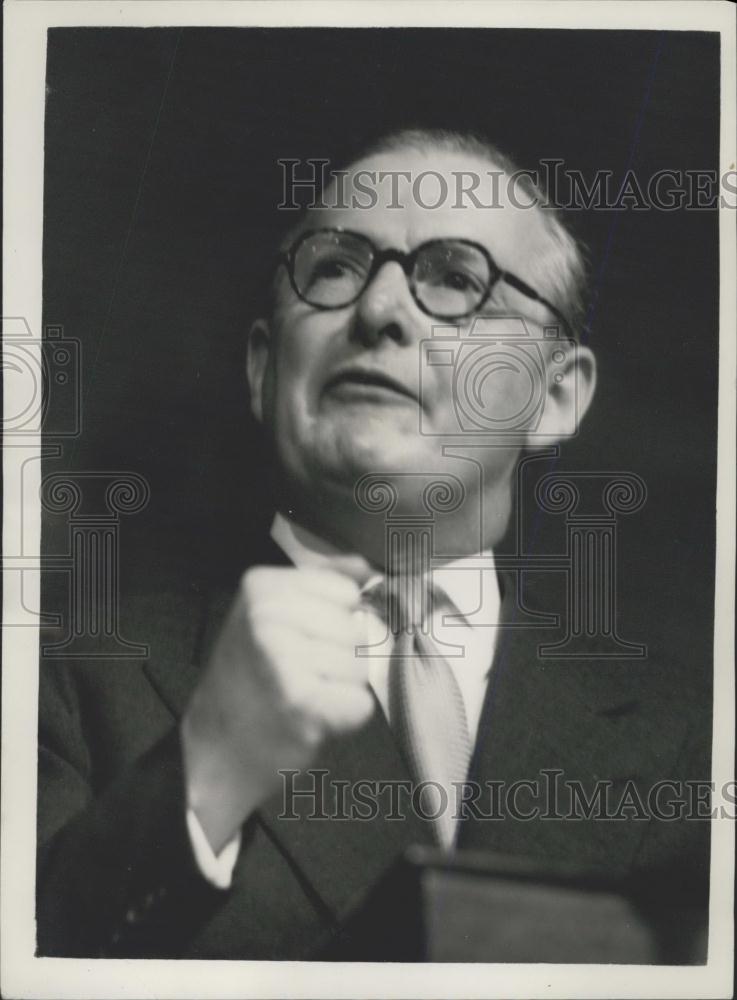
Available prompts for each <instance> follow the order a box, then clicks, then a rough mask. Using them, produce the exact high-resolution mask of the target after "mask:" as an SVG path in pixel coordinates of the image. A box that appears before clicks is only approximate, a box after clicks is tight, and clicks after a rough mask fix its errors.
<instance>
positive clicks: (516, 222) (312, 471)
mask: <svg viewBox="0 0 737 1000" xmlns="http://www.w3.org/2000/svg"><path fill="white" fill-rule="evenodd" d="M360 169H364V170H370V171H377V172H379V171H410V172H411V174H412V176H413V177H414V176H417V175H418V174H419V173H421V172H422V171H427V170H433V171H438V172H440V173H442V174H443V175H444V176H445V178H446V180H447V183H448V190H449V192H454V191H455V186H454V185H455V180H454V176H453V172H458V171H471V170H473V171H477V172H479V173H480V174H481V175H482V176H484V175H485V173H486V171H488V170H489V169H491V165H490V164H489V163H488V162H486V161H484V160H480V159H479V160H477V159H475V158H474V157H469V156H468V155H464V154H459V153H449V152H438V151H432V155H431V156H430V155H428V154H426V153H423V152H420V151H414V150H400V151H395V152H391V153H383V154H380V155H376V156H372V157H370V158H369V159H367V160H364V161H361V162H359V163H356V164H354V166H353V168H352V171H351V173H352V174H355V171H358V170H360ZM504 187H505V185H504V184H500V185H499V188H500V195H501V197H500V200H501V204H502V206H503V207H501V208H486V209H485V208H478V207H474V206H473V205H471V204H469V203H468V201H465V202H463V203H462V204H463V205H464V207H458V206H457V204H456V201H457V199H456V198H455V196H454V195H449V196H448V198H447V199H445V202H444V203H443V204H442V205H441V206H440V207H438V208H434V209H432V208H423V207H422V205H420V204H418V203H417V202H416V201H415V200H414V199H413V198H412V197H411V191H410V189H409V188H408V187H407V186H405V187H402V188H400V192H401V197H400V201H401V205H402V207H400V208H396V207H395V208H390V207H389V204H390V203H391V190H390V187H389V184H388V183H385V184H383V185H378V193H379V203H378V204H377V205H376V207H374V208H371V209H361V208H340V209H336V208H330V209H323V210H313V211H311V212H309V213H308V214H307V217H306V219H305V220H304V222H303V223H302V225H301V226H300V229H299V232H302V231H304V230H306V229H317V228H322V227H342V228H344V229H350V230H353V231H354V232H357V233H361V234H363V235H365V236H366V237H368V238H369V239H370V240H371V241H372V243H373V244H374V245H375V247H376V248H377V249H379V250H382V249H387V248H392V249H396V250H402V251H405V252H410V251H412V250H413V249H414V248H415V247H417V246H418V245H419V244H421V243H424V242H426V241H428V240H433V239H439V238H465V239H467V240H472V241H474V242H476V243H479V244H481V245H483V246H484V247H485V248H486V249H487V250H488V251H489V253H490V254H491V256H492V258H493V260H494V261H495V262H496V264H497V265H498V266H499V267H500V268H502V269H504V270H508V271H511V272H512V273H514V274H515V275H517V276H518V277H520V278H522V279H523V280H527V281H529V282H530V284H533V286H534V285H535V283H536V282H535V278H534V275H535V269H534V267H531V266H530V262H531V261H534V260H535V258H536V257H538V258H539V255H540V253H541V248H542V247H544V246H545V242H544V241H545V238H546V235H545V231H544V224H543V220H542V216H541V213H540V211H539V209H528V210H524V209H520V208H515V207H514V206H513V205H511V204H509V203H505V202H504V193H503V189H504ZM351 194H352V189H351V187H350V186H349V185H348V184H347V185H346V196H345V198H344V203H348V204H350V199H351ZM331 195H332V192H329V193H328V196H327V199H326V200H327V202H328V203H330V201H331V200H333V201H335V200H337V199H336V198H335V197H332V198H331ZM421 197H422V199H423V200H424V201H425V202H426V203H433V201H434V200H436V195H435V191H434V190H432V189H431V187H430V182H428V187H427V188H423V191H422V196H421ZM363 200H364V201H365V197H364V199H363ZM537 284H539V280H538V281H537ZM540 291H541V293H542V294H544V293H545V291H546V290H545V289H544V288H543V289H540ZM489 311H498V312H502V313H505V312H506V313H512V314H514V313H515V312H516V313H517V314H518V315H522V316H524V317H525V319H526V320H527V322H528V325H529V328H530V331H531V333H532V335H533V336H534V337H539V336H540V334H541V326H540V324H542V323H545V322H550V321H551V317H550V315H549V314H548V313H547V311H546V310H545V309H544V308H543V307H540V306H539V305H537V304H536V303H534V302H532V301H530V300H528V299H526V298H525V297H524V296H521V295H520V294H519V293H516V292H514V291H510V290H509V288H508V286H505V285H504V283H503V282H499V283H498V284H497V286H496V288H495V291H494V293H493V295H492V297H491V299H490V300H489V302H487V304H486V306H485V308H484V310H483V312H489ZM470 322H471V321H470V320H465V321H462V323H461V324H460V325H461V332H462V333H463V332H464V331H466V332H467V330H468V327H469V325H470ZM439 325H444V324H443V321H442V320H436V319H433V318H432V317H431V316H428V315H426V314H425V313H424V312H422V311H421V309H420V308H419V307H418V305H417V304H416V302H415V301H414V299H413V297H412V294H411V292H410V289H409V286H408V283H407V278H406V276H405V274H404V271H403V270H402V267H401V266H400V264H398V263H397V262H395V261H390V262H388V263H386V264H384V265H383V267H382V268H381V269H380V270H379V272H378V273H377V274H376V275H375V277H374V279H373V281H372V282H371V283H370V284H369V285H368V287H367V288H366V289H365V291H364V292H363V294H362V295H361V296H360V298H359V299H358V300H357V301H356V302H355V303H353V304H352V305H349V306H345V307H344V308H340V309H335V310H332V311H322V310H320V309H317V308H314V307H313V306H310V305H308V304H307V303H305V302H303V301H302V300H301V299H300V298H299V297H298V296H297V294H296V293H295V292H294V290H293V289H292V287H291V285H290V283H289V279H288V277H287V273H286V269H285V268H280V275H279V279H278V287H277V294H276V306H275V309H274V315H273V316H272V318H271V320H270V321H269V322H268V323H266V322H264V321H261V322H259V323H257V324H255V326H254V329H253V330H252V333H251V340H250V345H249V347H250V350H249V381H250V384H251V390H252V401H253V408H254V413H255V415H256V416H257V418H258V419H259V420H261V421H263V423H264V424H265V425H266V427H267V430H268V431H269V432H270V434H271V437H272V439H273V444H274V447H275V449H276V452H277V457H278V461H279V463H280V467H281V471H282V473H283V474H285V476H286V479H287V481H288V482H291V483H292V484H293V485H295V486H297V487H298V488H299V489H300V490H302V491H306V493H307V495H318V496H319V495H320V491H321V487H325V486H326V485H327V484H328V483H332V484H335V485H340V486H342V487H345V488H347V489H350V490H352V488H353V486H354V485H355V482H356V480H357V479H358V478H359V477H360V476H361V475H363V474H365V473H367V472H430V473H432V472H437V471H440V470H442V469H443V468H444V465H447V459H444V457H443V455H442V447H441V444H442V440H443V439H442V435H454V434H455V435H456V440H457V435H458V426H459V425H458V418H457V415H456V409H455V405H454V398H453V385H452V377H453V372H452V366H444V367H443V366H438V367H432V368H430V367H426V368H425V369H424V371H423V376H422V392H420V363H421V350H420V344H421V342H422V341H423V340H425V339H427V338H429V337H430V336H431V335H432V331H433V326H439ZM445 325H447V322H446V324H445ZM510 332H511V328H510ZM484 392H485V393H486V395H487V399H486V401H485V405H486V408H487V411H488V412H491V413H492V414H493V412H494V408H495V407H497V408H498V411H499V413H500V414H503V413H509V412H516V411H515V406H517V407H518V408H519V406H521V405H523V404H524V399H523V398H522V397H521V396H520V394H521V393H523V394H528V393H529V384H528V383H527V382H524V381H522V382H521V381H520V374H519V372H515V371H514V370H512V368H510V369H509V370H500V371H498V372H496V373H495V374H494V375H493V377H491V378H490V379H488V380H487V381H486V383H485V386H484ZM439 435H440V436H439ZM518 453H519V444H516V445H512V444H510V445H509V446H507V447H499V448H494V449H489V450H488V454H487V455H485V457H484V463H485V481H486V484H487V485H490V486H493V485H494V483H495V481H498V480H500V479H505V478H507V477H509V475H510V472H511V470H512V469H513V467H514V464H515V460H516V458H517V455H518Z"/></svg>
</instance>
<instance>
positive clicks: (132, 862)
mask: <svg viewBox="0 0 737 1000" xmlns="http://www.w3.org/2000/svg"><path fill="white" fill-rule="evenodd" d="M254 561H258V562H265V561H266V562H284V561H285V558H284V556H283V555H282V554H281V552H280V551H279V550H278V549H276V547H275V546H273V544H271V543H268V544H267V545H266V546H265V547H264V549H263V550H262V551H261V552H259V553H257V554H256V558H255V560H254ZM503 589H504V597H503V620H504V621H506V622H507V623H509V624H513V623H514V619H515V593H514V591H515V587H514V585H512V584H510V581H509V580H507V581H506V583H503ZM228 600H229V593H225V592H223V593H220V594H213V593H212V592H207V591H206V590H205V589H204V588H202V587H199V586H196V585H192V586H188V587H187V588H185V589H184V590H182V591H181V592H180V593H178V594H177V593H174V592H172V591H169V590H167V589H164V590H162V589H157V590H156V591H155V592H153V593H151V594H147V595H145V598H141V600H140V605H141V607H140V608H139V610H138V627H137V626H136V624H135V622H134V624H133V625H130V624H129V626H128V627H129V628H133V632H132V633H130V634H131V638H136V639H143V640H145V641H146V642H148V643H149V644H150V647H151V653H150V657H149V659H148V660H147V661H145V662H143V663H141V662H140V661H139V662H130V661H129V662H126V661H107V662H105V661H98V662H96V661H94V660H92V661H80V662H74V663H71V664H69V663H66V664H65V662H64V661H43V660H42V671H41V695H40V755H39V817H38V828H39V853H38V892H37V895H38V942H39V953H40V954H42V955H77V956H113V957H114V956H182V957H196V958H262V959H273V958H293V959H303V958H310V957H314V956H316V955H319V954H321V953H322V950H323V949H324V948H326V947H328V946H329V945H330V943H331V941H335V939H336V936H337V935H338V934H339V932H340V929H341V927H342V926H343V925H344V924H345V922H346V921H347V920H348V919H349V918H350V917H351V915H352V914H353V913H354V912H355V911H356V910H357V909H358V908H359V907H360V905H361V904H362V902H363V901H364V900H365V899H366V897H367V896H368V895H369V894H370V892H371V890H372V888H373V887H374V886H375V885H376V884H377V883H378V882H379V881H380V879H381V878H382V875H383V874H384V873H386V872H387V871H389V870H390V869H391V867H392V865H393V864H394V863H395V862H396V860H397V858H398V857H399V856H400V855H401V854H402V853H403V851H404V850H405V849H406V848H407V847H408V846H409V845H410V844H412V843H413V842H420V843H431V834H430V831H429V830H428V829H427V826H426V824H424V823H423V822H422V821H421V820H419V819H418V818H417V817H412V816H411V815H410V816H408V817H407V818H406V820H405V821H400V822H390V821H387V820H386V819H383V818H381V817H378V818H376V819H374V820H372V821H365V820H360V819H348V820H328V821H325V820H311V821H308V820H306V819H304V818H301V819H298V820H284V819H281V820H280V819H279V818H278V815H279V813H280V811H281V809H282V797H281V795H279V796H276V797H275V798H274V799H273V800H272V801H270V802H268V803H266V805H264V806H263V808H261V809H260V810H259V811H258V813H257V814H256V815H254V816H253V817H251V818H250V819H249V820H248V821H247V823H246V824H245V827H244V830H243V845H242V849H241V852H240V856H239V859H238V862H237V865H236V869H235V874H234V881H233V887H232V889H230V890H227V891H221V890H218V889H215V888H213V887H211V886H210V885H209V884H208V883H207V882H206V881H205V880H204V878H203V877H202V876H201V875H200V873H199V871H198V870H197V868H196V865H195V863H194V859H193V857H192V853H191V849H190V845H189V840H188V836H187V832H186V826H185V822H184V813H185V801H184V794H183V783H182V768H181V762H180V749H179V738H178V728H177V721H178V719H179V717H180V715H181V713H182V711H183V709H184V707H185V705H186V703H187V699H188V696H189V693H190V691H191V690H192V688H193V685H194V684H195V683H196V680H197V675H198V670H199V669H200V663H201V662H202V661H203V658H204V656H205V654H206V650H207V648H208V644H209V641H210V638H209V637H211V636H212V634H213V632H214V631H215V629H216V628H217V623H218V622H219V621H220V620H221V618H222V614H223V613H224V610H225V608H226V607H227V603H228ZM528 603H529V598H528ZM128 621H129V623H130V622H131V618H130V616H129V619H128ZM208 636H209V637H208ZM546 638H549V635H546V634H545V633H540V632H539V631H537V630H531V629H529V628H514V627H509V628H505V629H503V630H502V631H501V633H500V635H499V639H498V642H497V652H496V656H495V662H494V668H493V671H492V675H491V681H490V683H489V687H488V691H487V696H486V701H485V705H484V709H483V713H482V717H481V722H480V726H479V737H478V741H477V745H476V749H475V753H474V757H473V762H472V766H471V774H470V777H471V778H474V779H476V780H479V781H483V780H484V779H495V780H497V781H504V782H508V783H511V782H513V781H515V780H517V779H532V780H536V779H537V780H539V778H540V772H541V771H542V770H544V769H560V770H562V771H563V772H564V777H565V778H566V779H577V780H580V781H581V782H582V783H584V785H585V787H586V788H587V789H590V787H591V783H592V782H593V781H595V780H597V779H605V780H607V779H608V780H609V781H611V782H612V783H613V785H612V788H613V789H614V790H615V791H616V790H617V789H620V790H621V789H622V788H624V785H625V782H626V781H627V779H630V778H631V779H634V781H635V782H636V783H637V787H638V788H640V789H641V790H642V792H643V797H644V796H645V795H646V789H647V788H648V787H649V786H650V785H651V784H652V783H654V782H655V781H657V780H659V779H664V778H694V779H705V778H708V776H709V775H708V768H709V746H710V730H709V722H708V716H707V717H706V722H705V721H704V716H703V715H701V714H699V713H697V712H696V711H695V708H694V701H693V698H692V696H691V694H690V693H689V692H688V691H687V690H686V689H685V688H684V686H683V683H682V679H681V678H680V675H678V674H676V673H674V670H673V666H672V664H665V665H664V667H658V666H657V665H655V664H654V663H653V662H652V661H651V660H650V659H648V660H645V661H622V662H618V661H599V660H593V661H549V660H548V661H546V660H542V661H541V660H540V659H539V658H538V656H537V646H538V644H539V643H540V642H542V641H544V640H545V639H546ZM314 766H315V768H325V769H327V770H328V771H329V773H330V777H331V778H332V779H339V780H343V781H349V782H353V781H357V780H359V779H385V780H386V779H408V777H409V775H408V772H407V769H406V767H405V764H404V762H403V760H402V758H401V756H400V754H399V752H398V749H397V746H396V743H395V741H394V738H393V736H392V733H391V731H390V729H389V727H388V725H387V722H386V721H385V718H384V716H383V714H382V712H381V711H380V710H379V709H378V707H377V710H376V711H375V712H374V715H373V717H372V719H371V720H370V722H369V723H368V724H367V725H366V727H365V728H364V729H363V730H362V731H360V732H358V733H355V734H353V735H351V736H347V737H345V738H341V739H336V740H334V741H332V742H331V743H330V744H329V745H327V746H325V747H324V749H323V751H322V752H321V755H320V758H319V760H317V761H316V762H315V765H314ZM304 805H305V809H307V803H305V804H304ZM518 805H519V807H520V808H521V809H522V810H524V809H525V808H526V805H527V804H526V802H525V799H524V796H523V795H520V796H519V798H518ZM307 811H309V809H307ZM564 811H565V808H564ZM459 848H460V849H461V850H464V849H468V850H471V849H472V850H481V851H489V850H493V851H497V852H504V853H508V854H514V855H523V856H529V857H532V858H536V859H542V860H552V861H555V860H561V861H573V862H575V863H577V864H583V865H590V866H596V867H597V868H600V869H603V870H604V871H607V872H610V873H615V874H627V873H630V874H631V873H635V874H638V873H639V874H640V875H641V876H642V877H643V878H645V879H646V880H650V882H651V884H652V885H653V886H657V890H653V891H657V892H658V893H659V894H660V893H663V892H665V893H666V894H669V895H672V896H673V898H674V899H676V898H679V899H685V900H687V901H691V902H693V901H694V900H696V901H699V902H704V900H705V895H706V892H707V887H708V824H706V823H704V822H671V823H666V822H659V821H657V820H650V821H644V820H627V819H625V820H615V821H612V820H610V821H602V820H599V821H597V820H595V819H591V820H579V821H575V822H571V821H560V820H547V821H545V820H540V819H538V820H532V821H524V820H519V819H515V818H514V817H513V816H510V815H505V816H504V818H502V819H499V818H497V819H495V820H492V821H489V820H482V819H474V818H473V817H471V818H468V819H466V820H464V821H462V823H461V829H460V834H459Z"/></svg>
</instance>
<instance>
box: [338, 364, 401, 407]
mask: <svg viewBox="0 0 737 1000" xmlns="http://www.w3.org/2000/svg"><path fill="white" fill-rule="evenodd" d="M325 392H332V393H337V394H338V395H349V396H354V397H355V396H359V397H375V398H384V399H386V398H387V397H389V398H395V399H396V397H397V396H399V397H403V398H404V399H405V400H406V399H409V400H411V401H412V402H413V403H418V402H419V400H418V398H417V394H416V393H414V392H413V391H412V390H411V389H410V388H409V387H408V386H406V385H405V384H404V383H403V382H400V381H398V380H397V379H395V378H392V377H391V375H387V374H386V373H385V372H382V371H376V370H373V369H366V368H344V369H342V370H341V371H339V372H336V373H335V374H334V375H331V376H330V378H329V379H328V380H327V382H326V383H325Z"/></svg>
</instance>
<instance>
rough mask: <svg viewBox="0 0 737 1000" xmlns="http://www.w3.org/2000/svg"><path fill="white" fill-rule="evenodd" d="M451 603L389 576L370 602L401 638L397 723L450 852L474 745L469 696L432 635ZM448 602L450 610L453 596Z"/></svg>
mask: <svg viewBox="0 0 737 1000" xmlns="http://www.w3.org/2000/svg"><path fill="white" fill-rule="evenodd" d="M443 599H444V595H442V593H441V592H440V591H439V590H438V589H437V588H432V589H428V587H427V586H426V585H425V583H424V581H423V580H421V579H419V578H417V577H398V578H389V581H388V582H387V583H382V584H379V585H378V586H377V587H375V588H373V590H372V591H371V594H370V596H369V600H370V603H371V604H372V605H373V606H374V607H376V608H377V609H378V610H379V612H380V613H381V614H382V616H383V617H385V619H386V620H387V624H388V625H389V628H390V629H391V631H392V633H393V634H394V636H395V641H394V647H393V650H392V656H391V664H390V668H389V721H390V723H391V726H392V728H393V730H394V733H395V736H396V738H397V740H398V742H399V745H400V749H401V750H402V752H403V754H404V756H405V759H406V761H407V764H408V766H409V769H410V773H411V775H412V778H413V780H414V781H415V782H416V783H417V785H418V786H420V788H421V790H420V788H418V790H417V792H416V794H417V802H418V806H419V809H420V811H421V813H422V814H423V816H425V817H432V823H433V831H434V833H435V835H436V837H437V839H438V841H439V843H440V845H441V846H443V847H445V848H450V847H452V846H453V842H454V840H455V834H456V821H455V819H454V816H455V813H456V795H457V792H456V788H455V786H454V782H462V781H464V780H465V778H466V775H467V772H468V765H469V761H470V757H471V741H470V738H469V734H468V724H467V722H466V710H465V706H464V704H463V695H462V694H461V690H460V688H459V686H458V682H457V681H456V679H455V676H454V674H453V671H452V669H451V667H450V664H449V663H448V661H447V660H446V659H445V657H444V656H443V655H442V653H440V651H439V650H438V648H437V646H436V644H435V643H434V641H433V639H432V636H431V634H430V615H431V613H432V608H433V606H435V607H437V606H438V605H439V604H441V603H442V602H443ZM445 603H446V604H448V605H450V602H449V601H448V600H447V598H445ZM449 610H451V608H449ZM452 610H455V609H452ZM413 801H415V799H414V797H413Z"/></svg>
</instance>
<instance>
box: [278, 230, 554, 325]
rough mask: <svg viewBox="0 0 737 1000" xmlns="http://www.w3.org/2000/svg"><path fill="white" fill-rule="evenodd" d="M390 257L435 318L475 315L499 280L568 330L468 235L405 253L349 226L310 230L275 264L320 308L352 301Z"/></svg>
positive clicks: (423, 307) (299, 292) (551, 307)
mask: <svg viewBox="0 0 737 1000" xmlns="http://www.w3.org/2000/svg"><path fill="white" fill-rule="evenodd" d="M389 261H396V262H397V263H398V264H399V265H400V266H401V268H402V270H403V271H404V273H405V275H406V277H407V283H408V285H409V290H410V292H411V294H412V298H413V299H414V300H415V302H416V303H417V306H418V307H419V308H420V309H421V310H422V312H424V313H425V314H426V315H428V316H432V317H434V318H435V319H441V320H445V321H448V320H460V319H464V318H465V317H467V316H471V315H473V313H476V312H478V310H479V309H481V307H482V306H483V305H484V303H485V302H486V301H487V299H488V298H489V295H490V294H491V291H492V289H493V288H494V286H495V285H496V284H497V282H499V281H503V282H505V283H506V284H507V285H509V286H510V287H512V288H514V289H516V290H517V291H518V292H521V293H522V295H525V296H526V297H527V298H529V299H532V300H534V301H535V302H539V303H540V304H541V305H543V306H545V307H546V308H547V309H549V310H550V312H551V313H552V314H553V315H554V316H555V317H556V319H558V320H560V322H561V323H562V324H563V325H564V326H565V328H566V329H567V330H568V331H570V329H571V327H570V324H569V323H568V321H567V320H566V318H565V316H564V315H563V314H562V313H561V312H560V311H559V310H558V309H557V308H556V307H555V306H554V305H553V304H552V302H550V301H549V300H548V299H546V298H544V297H543V296H542V295H539V294H538V293H537V292H536V291H535V290H534V288H531V287H530V285H528V284H527V283H526V282H525V281H522V280H521V279H520V278H517V277H515V275H513V274H510V272H509V271H503V270H502V269H501V268H499V267H498V266H497V265H496V264H495V263H494V260H493V259H492V257H491V254H490V253H489V252H488V250H487V249H486V248H485V247H483V246H481V244H479V243H474V242H473V241H472V240H465V239H438V240H428V241H427V242H426V243H421V244H420V246H418V247H416V248H415V249H414V250H413V251H412V252H411V253H404V252H402V251H401V250H391V249H389V250H377V248H376V247H375V246H374V245H373V243H372V242H371V240H370V239H368V237H366V236H364V235H363V234H362V233H354V232H352V231H351V230H349V229H337V228H336V229H312V230H308V231H307V232H305V233H302V235H301V236H300V237H299V238H298V239H297V240H296V241H295V242H294V243H293V244H292V246H291V247H290V248H289V249H288V250H287V251H286V252H284V253H282V254H280V255H279V263H282V264H284V265H285V267H286V269H287V273H288V274H289V280H290V282H291V285H292V288H293V289H294V291H295V292H296V293H297V295H298V296H299V297H300V299H302V301H303V302H306V303H307V304H308V305H310V306H313V307H314V308H315V309H323V310H330V309H343V308H345V307H346V306H349V305H352V304H353V303H354V302H356V301H357V300H358V299H359V298H360V297H361V295H363V293H364V292H365V291H366V289H367V288H368V286H369V285H370V283H371V282H372V280H373V279H374V278H375V276H376V275H377V274H378V272H379V269H380V268H381V267H383V265H384V264H386V263H388V262H389Z"/></svg>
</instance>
